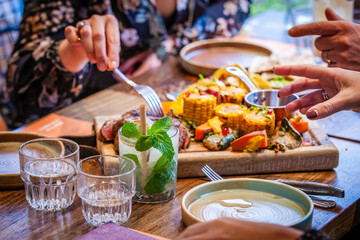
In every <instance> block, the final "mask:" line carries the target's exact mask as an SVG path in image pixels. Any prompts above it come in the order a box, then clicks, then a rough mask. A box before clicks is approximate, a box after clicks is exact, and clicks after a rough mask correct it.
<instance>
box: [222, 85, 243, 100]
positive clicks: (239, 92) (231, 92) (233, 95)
mask: <svg viewBox="0 0 360 240" xmlns="http://www.w3.org/2000/svg"><path fill="white" fill-rule="evenodd" d="M245 95H246V90H245V89H243V88H236V87H227V88H226V89H224V90H220V92H219V95H218V104H220V103H236V104H242V101H243V99H244V97H245Z"/></svg>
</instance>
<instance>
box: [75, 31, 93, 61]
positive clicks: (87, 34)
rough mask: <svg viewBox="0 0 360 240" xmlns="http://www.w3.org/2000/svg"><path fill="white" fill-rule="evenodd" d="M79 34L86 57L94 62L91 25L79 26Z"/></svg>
mask: <svg viewBox="0 0 360 240" xmlns="http://www.w3.org/2000/svg"><path fill="white" fill-rule="evenodd" d="M79 34H80V37H81V41H82V45H83V47H84V49H85V52H86V55H87V57H88V59H89V60H90V62H92V63H96V57H95V52H94V45H93V40H92V30H91V26H90V25H85V26H84V27H82V28H81V30H80V32H79Z"/></svg>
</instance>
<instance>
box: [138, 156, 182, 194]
mask: <svg viewBox="0 0 360 240" xmlns="http://www.w3.org/2000/svg"><path fill="white" fill-rule="evenodd" d="M175 167H176V162H175V161H172V159H170V160H169V159H166V157H165V156H164V155H162V156H161V157H160V158H159V160H158V161H157V162H156V164H155V166H154V169H153V171H152V173H151V175H150V177H149V181H148V182H147V184H146V185H145V187H144V190H145V191H146V192H147V193H148V194H154V193H161V192H164V191H165V189H166V184H168V183H169V182H170V181H171V180H174V181H176V176H175V174H176V172H175Z"/></svg>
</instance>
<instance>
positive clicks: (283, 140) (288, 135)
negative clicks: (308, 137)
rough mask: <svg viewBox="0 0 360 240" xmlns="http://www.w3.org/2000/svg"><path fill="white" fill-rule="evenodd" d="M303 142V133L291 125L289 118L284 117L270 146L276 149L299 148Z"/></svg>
mask: <svg viewBox="0 0 360 240" xmlns="http://www.w3.org/2000/svg"><path fill="white" fill-rule="evenodd" d="M301 143H302V136H301V134H300V133H299V132H298V131H296V130H295V129H294V128H293V127H292V126H291V124H290V123H289V120H288V119H287V118H283V119H281V125H280V126H279V128H277V131H276V133H275V134H274V135H273V136H272V137H271V139H270V141H269V146H270V148H272V149H274V150H275V151H285V149H293V148H298V147H300V145H301Z"/></svg>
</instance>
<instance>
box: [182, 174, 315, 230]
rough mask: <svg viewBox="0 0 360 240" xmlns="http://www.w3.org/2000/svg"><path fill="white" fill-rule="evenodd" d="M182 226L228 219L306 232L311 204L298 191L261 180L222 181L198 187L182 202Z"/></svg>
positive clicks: (284, 185)
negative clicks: (262, 223) (272, 224)
mask: <svg viewBox="0 0 360 240" xmlns="http://www.w3.org/2000/svg"><path fill="white" fill-rule="evenodd" d="M181 208H182V218H183V222H184V223H185V224H186V225H191V224H193V223H196V222H206V221H211V220H214V219H217V218H220V217H232V218H238V219H243V220H248V221H255V222H267V223H274V224H280V225H284V226H292V227H295V228H298V229H301V230H306V229H308V228H310V226H311V219H312V213H313V203H312V201H311V199H310V198H309V197H308V196H307V195H306V194H305V193H304V192H302V191H300V190H298V189H296V188H294V187H292V186H289V185H286V184H282V183H278V182H274V181H270V180H262V179H249V178H238V179H225V180H221V181H216V182H209V183H205V184H201V185H199V186H197V187H195V188H193V189H191V190H190V191H188V192H187V193H186V194H185V196H184V197H183V199H182V204H181Z"/></svg>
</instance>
